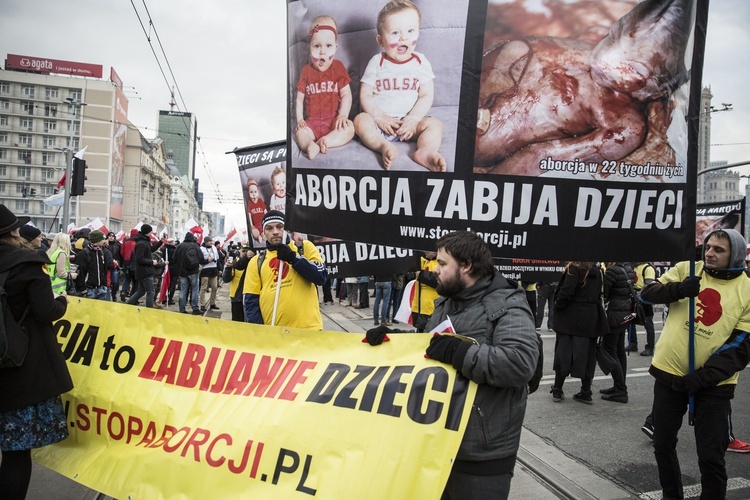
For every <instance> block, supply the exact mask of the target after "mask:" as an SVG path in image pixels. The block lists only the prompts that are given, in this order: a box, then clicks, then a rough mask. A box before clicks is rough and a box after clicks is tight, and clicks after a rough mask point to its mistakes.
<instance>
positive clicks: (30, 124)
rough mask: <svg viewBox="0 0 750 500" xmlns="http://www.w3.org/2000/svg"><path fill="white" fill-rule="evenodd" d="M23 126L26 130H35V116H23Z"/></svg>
mask: <svg viewBox="0 0 750 500" xmlns="http://www.w3.org/2000/svg"><path fill="white" fill-rule="evenodd" d="M20 122H21V128H22V129H24V130H29V131H31V130H33V129H34V119H33V118H21V120H20Z"/></svg>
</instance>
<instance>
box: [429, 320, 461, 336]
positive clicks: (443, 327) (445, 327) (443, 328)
mask: <svg viewBox="0 0 750 500" xmlns="http://www.w3.org/2000/svg"><path fill="white" fill-rule="evenodd" d="M430 333H440V334H443V333H449V334H454V333H456V329H455V328H453V323H451V319H450V318H447V319H446V320H445V321H443V322H442V323H440V324H439V325H437V326H436V327H434V328H432V329H431V330H430Z"/></svg>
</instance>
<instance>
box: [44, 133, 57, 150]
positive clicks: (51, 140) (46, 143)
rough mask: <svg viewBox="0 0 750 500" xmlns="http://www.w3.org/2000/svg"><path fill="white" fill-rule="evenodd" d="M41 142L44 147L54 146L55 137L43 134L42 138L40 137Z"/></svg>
mask: <svg viewBox="0 0 750 500" xmlns="http://www.w3.org/2000/svg"><path fill="white" fill-rule="evenodd" d="M42 144H43V145H44V147H45V148H54V147H55V138H54V137H52V136H49V135H45V136H44V139H42Z"/></svg>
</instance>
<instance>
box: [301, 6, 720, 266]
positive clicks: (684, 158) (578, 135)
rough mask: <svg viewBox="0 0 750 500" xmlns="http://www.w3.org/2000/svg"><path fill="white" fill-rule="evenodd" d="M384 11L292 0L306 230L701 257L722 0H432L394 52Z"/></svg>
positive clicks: (529, 248) (620, 255)
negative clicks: (702, 149) (713, 49)
mask: <svg viewBox="0 0 750 500" xmlns="http://www.w3.org/2000/svg"><path fill="white" fill-rule="evenodd" d="M385 4H386V2H385V1H382V2H377V3H373V2H367V1H364V0H357V1H354V2H353V3H347V4H341V3H337V2H331V1H326V0H304V1H303V0H298V1H292V2H290V3H289V9H288V14H289V15H288V17H287V18H288V23H289V26H288V46H289V49H288V50H289V57H288V63H289V67H288V72H289V75H290V77H289V82H288V85H289V93H288V96H289V99H288V104H289V107H288V109H289V129H288V142H289V155H288V157H287V162H288V167H289V168H288V172H287V175H288V179H287V181H288V186H287V188H288V193H289V198H290V203H289V208H288V212H287V216H288V223H289V224H290V225H292V226H294V227H295V228H299V230H300V231H305V232H307V233H311V234H326V235H328V236H331V237H340V238H344V239H348V240H353V241H361V242H367V243H378V244H383V245H392V246H394V247H400V248H415V249H430V248H432V247H433V245H434V241H435V240H436V239H437V238H439V237H440V236H442V235H443V234H445V233H446V232H449V231H454V230H459V229H470V230H473V231H475V232H477V233H479V234H480V236H482V237H483V238H484V239H485V240H486V241H487V242H488V243H489V244H490V246H491V248H492V252H493V256H494V257H497V258H501V257H502V258H520V259H538V260H548V259H554V260H591V261H598V260H608V261H634V260H667V259H675V260H679V259H682V258H685V257H686V256H688V255H690V254H691V252H692V250H691V249H692V246H693V234H692V228H693V227H694V221H695V201H696V200H695V182H696V172H695V170H696V168H695V166H696V159H697V125H698V113H699V108H698V106H697V104H698V101H699V93H700V87H701V85H700V83H701V82H700V75H701V71H702V61H703V47H704V39H705V28H706V17H707V5H706V4H705V3H703V2H700V3H698V2H696V1H695V0H646V1H644V2H642V3H639V2H637V1H636V0H632V1H622V2H606V3H601V2H590V1H583V0H580V1H576V0H565V1H563V0H550V1H547V2H545V3H544V6H543V8H541V9H534V8H532V7H531V5H530V4H529V3H528V2H525V1H523V0H507V1H503V2H486V1H475V0H462V1H457V2H454V1H448V0H438V1H431V2H427V1H420V0H417V1H415V2H414V4H415V5H416V6H417V8H418V10H419V12H418V15H416V16H413V17H414V18H415V19H416V26H415V27H413V28H412V31H411V33H412V36H411V38H408V37H404V38H403V39H402V40H395V41H393V40H390V34H389V33H387V32H386V31H384V30H383V26H384V24H382V25H381V27H380V28H381V29H380V31H379V30H378V16H379V14H380V11H381V9H382V7H383V6H384V5H385ZM391 15H393V14H391ZM320 16H323V17H320ZM388 17H389V16H383V17H382V19H383V20H387V19H388ZM407 17H408V16H407ZM414 33H416V36H414ZM326 37H327V40H326ZM407 38H408V39H407ZM321 40H322V42H321ZM342 68H343V69H342ZM646 239H647V240H648V241H649V244H648V245H643V244H641V243H640V242H642V241H644V240H646ZM628 242H632V243H633V244H632V245H628V244H627V243H628Z"/></svg>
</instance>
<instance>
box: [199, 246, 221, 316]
mask: <svg viewBox="0 0 750 500" xmlns="http://www.w3.org/2000/svg"><path fill="white" fill-rule="evenodd" d="M201 253H203V260H205V261H206V263H205V264H204V265H203V268H202V269H201V292H200V301H199V302H200V307H201V311H202V312H206V309H209V308H210V309H218V308H219V307H218V306H217V305H216V292H217V291H218V290H219V283H218V281H219V266H218V264H219V257H220V256H219V251H218V250H217V249H216V247H215V246H214V241H213V240H212V239H211V238H209V237H205V238H203V245H201ZM207 292H208V293H210V295H209V298H208V299H206V293H207Z"/></svg>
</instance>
